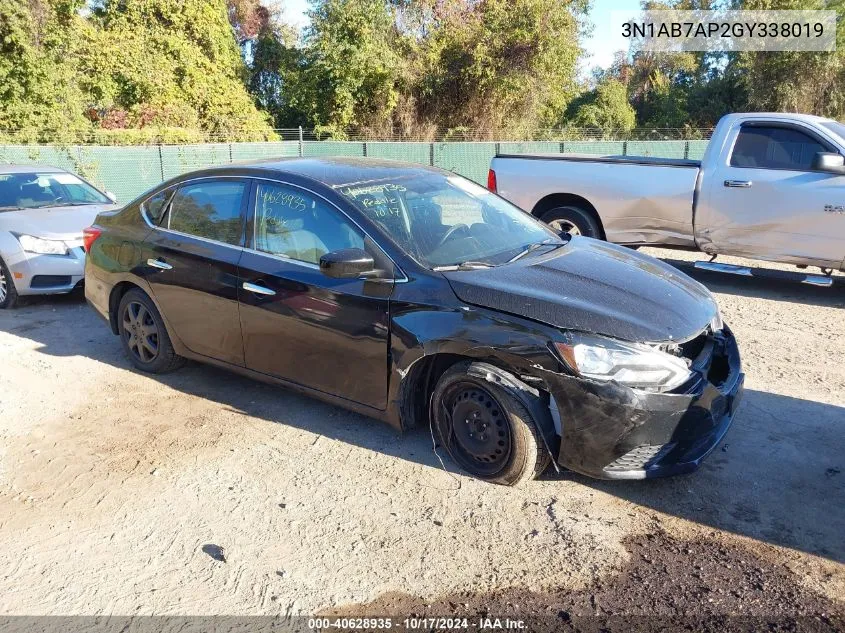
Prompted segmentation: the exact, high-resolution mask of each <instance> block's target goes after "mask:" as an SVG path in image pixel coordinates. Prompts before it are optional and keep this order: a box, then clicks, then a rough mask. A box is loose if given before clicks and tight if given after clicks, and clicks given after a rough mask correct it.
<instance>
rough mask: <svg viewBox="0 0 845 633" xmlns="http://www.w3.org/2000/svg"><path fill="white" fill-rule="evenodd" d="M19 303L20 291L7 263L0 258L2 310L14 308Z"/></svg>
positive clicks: (0, 303) (0, 300) (0, 302)
mask: <svg viewBox="0 0 845 633" xmlns="http://www.w3.org/2000/svg"><path fill="white" fill-rule="evenodd" d="M17 301H18V291H17V290H16V289H15V282H14V280H13V279H12V275H11V273H10V272H9V269H8V268H7V267H6V262H4V261H3V259H2V258H0V310H4V309H7V308H14V307H15V304H16V303H17Z"/></svg>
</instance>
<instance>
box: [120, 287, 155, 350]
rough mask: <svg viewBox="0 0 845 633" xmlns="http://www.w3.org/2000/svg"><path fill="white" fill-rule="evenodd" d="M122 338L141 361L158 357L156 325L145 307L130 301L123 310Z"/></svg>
mask: <svg viewBox="0 0 845 633" xmlns="http://www.w3.org/2000/svg"><path fill="white" fill-rule="evenodd" d="M122 321H123V340H124V341H125V343H126V347H127V349H129V352H130V353H131V354H132V355H133V356H134V357H135V358H136V359H138V360H139V361H141V362H142V363H151V362H153V361H154V360H155V359H156V358H158V350H159V336H158V326H157V325H156V322H155V319H154V318H153V315H152V314H151V313H150V311H149V310H148V309H147V307H146V306H145V305H144V304H142V303H140V302H138V301H130V302H129V303H128V304H127V305H126V308H125V309H124V310H123V319H122Z"/></svg>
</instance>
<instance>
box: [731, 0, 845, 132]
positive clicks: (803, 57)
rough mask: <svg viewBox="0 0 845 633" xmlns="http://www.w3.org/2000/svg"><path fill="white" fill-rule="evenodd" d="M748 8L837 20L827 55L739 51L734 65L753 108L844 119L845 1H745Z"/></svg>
mask: <svg viewBox="0 0 845 633" xmlns="http://www.w3.org/2000/svg"><path fill="white" fill-rule="evenodd" d="M744 4H745V7H744V8H747V9H826V10H835V11H836V12H837V15H838V16H839V19H838V20H837V30H836V51H835V52H831V53H802V52H784V53H777V54H772V53H758V52H755V53H741V54H740V55H739V56H738V66H739V68H740V69H741V72H742V76H743V87H744V89H745V90H746V92H747V94H748V106H749V108H750V109H752V110H772V111H778V110H780V111H788V112H811V113H813V114H820V115H824V116H830V117H833V118H837V119H840V120H841V119H843V118H845V21H844V20H843V19H842V16H843V14H845V0H800V1H799V0H777V1H773V0H746V2H745V3H744Z"/></svg>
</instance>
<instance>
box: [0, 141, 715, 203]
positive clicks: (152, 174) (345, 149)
mask: <svg viewBox="0 0 845 633" xmlns="http://www.w3.org/2000/svg"><path fill="white" fill-rule="evenodd" d="M706 147H707V141H526V142H504V141H503V142H500V143H494V142H457V141H455V142H438V143H422V142H400V141H386V142H375V141H367V142H362V141H278V142H266V143H209V144H204V145H149V146H138V147H113V146H109V147H104V146H94V145H73V146H68V147H60V146H54V145H0V164H2V163H38V164H42V165H54V166H56V167H61V168H63V169H67V170H69V171H72V172H75V173H78V174H80V175H81V176H83V177H85V178H87V179H88V180H90V181H91V182H93V183H94V184H96V185H98V186H100V187H102V188H103V189H105V190H107V191H111V192H112V193H114V194H115V195H116V196H117V199H118V200H119V201H121V202H128V201H130V200H132V199H133V198H135V197H136V196H138V195H140V194H141V193H143V192H144V191H146V190H147V189H149V188H150V187H153V186H155V185H157V184H158V183H160V182H162V181H164V180H168V179H169V178H172V177H174V176H178V175H179V174H182V173H185V172H187V171H192V170H194V169H200V168H202V167H208V166H211V165H225V164H230V163H234V162H239V161H249V160H260V159H268V158H281V157H286V156H317V157H319V156H360V157H369V158H385V159H390V160H403V161H409V162H413V163H421V164H423V165H435V166H437V167H442V168H443V169H448V170H450V171H454V172H457V173H459V174H462V175H464V176H466V177H467V178H471V179H472V180H475V181H476V182H478V183H481V184H485V183H486V182H487V169H488V167H489V166H490V159H491V158H493V156H495V155H496V153H497V152H498V153H502V154H531V153H535V154H536V153H552V154H560V153H576V154H595V155H627V156H654V157H661V158H691V159H700V158H701V157H702V156H703V155H704V150H705V148H706ZM0 169H2V167H1V166H0Z"/></svg>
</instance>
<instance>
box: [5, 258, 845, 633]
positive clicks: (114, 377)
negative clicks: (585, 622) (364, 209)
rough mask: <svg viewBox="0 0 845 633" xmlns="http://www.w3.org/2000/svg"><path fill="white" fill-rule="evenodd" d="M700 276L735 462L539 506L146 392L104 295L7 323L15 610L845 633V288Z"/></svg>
mask: <svg viewBox="0 0 845 633" xmlns="http://www.w3.org/2000/svg"><path fill="white" fill-rule="evenodd" d="M649 252H650V253H651V254H659V255H662V256H668V257H670V258H671V259H673V260H678V259H684V258H686V259H689V258H690V257H689V256H684V255H678V254H674V253H668V252H664V251H649ZM727 261H730V260H727ZM696 277H697V278H698V279H699V280H700V281H702V282H704V283H706V284H707V285H708V286H709V287H710V288H711V289H712V290H713V291H714V292H715V293H716V295H717V298H718V301H719V304H720V306H721V308H722V312H723V315H724V318H725V321H726V322H727V323H729V324H730V326H731V327H732V328H733V329H734V331H735V332H736V335H737V338H738V340H739V343H740V346H741V350H742V353H743V362H744V368H745V371H746V373H747V380H746V389H747V391H746V396H745V400H744V402H743V404H742V406H741V409H740V411H739V414H738V415H737V418H736V420H735V423H734V428H733V429H732V430H731V432H730V433H729V435H728V437H727V439H726V441H725V443H724V444H723V445H722V446H721V448H719V449H717V451H716V452H714V454H713V455H711V456H710V458H709V459H708V460H707V461H706V462H705V464H704V465H703V466H702V468H701V469H700V470H699V471H698V472H697V473H695V474H693V475H690V476H685V477H680V478H674V479H666V480H653V481H644V482H599V481H593V480H590V479H587V478H585V477H581V476H577V475H574V474H571V473H564V474H561V475H556V474H554V473H547V474H546V475H545V477H544V478H543V480H541V481H537V482H533V483H531V484H529V485H527V486H525V487H523V488H520V489H509V488H503V487H498V486H493V485H489V484H484V483H481V482H478V481H475V480H473V479H470V478H467V477H465V476H462V475H460V474H459V473H456V472H454V468H453V467H452V465H451V464H450V463H449V462H448V461H447V462H446V465H447V467H448V468H449V469H450V471H452V472H446V471H444V470H443V468H442V467H441V465H440V463H439V461H438V459H437V457H436V456H435V455H434V453H433V452H432V446H431V438H430V436H429V434H428V431H427V429H425V430H419V431H416V432H413V433H410V434H407V435H405V436H401V435H399V434H397V433H396V432H394V431H393V430H392V429H391V428H389V427H388V426H386V425H383V424H381V423H378V422H375V421H372V420H369V419H366V418H363V417H361V416H358V415H355V414H352V413H348V412H346V411H343V410H341V409H337V408H334V407H332V406H328V405H325V404H321V403H319V402H316V401H312V400H309V399H307V398H304V397H301V396H298V395H294V394H291V393H289V392H286V391H284V390H282V389H279V388H275V387H272V386H268V385H263V384H259V383H256V382H252V381H250V380H247V379H244V378H241V377H238V376H235V375H232V374H229V373H226V372H224V371H221V370H218V369H214V368H210V367H206V366H201V365H197V364H190V365H188V366H187V367H186V368H184V369H182V370H181V371H179V372H177V373H174V374H171V375H168V376H165V377H153V376H147V375H142V374H140V373H138V372H136V371H134V370H132V369H131V368H130V364H129V362H128V361H127V360H126V359H125V358H124V357H123V355H122V353H121V351H120V347H119V342H118V340H117V338H116V337H114V336H112V335H111V333H110V332H109V330H108V328H107V326H106V325H105V323H103V322H102V321H101V320H100V319H99V317H97V316H96V315H95V314H94V313H93V311H92V310H90V309H89V308H88V307H87V306H86V305H85V303H84V301H83V300H82V299H81V298H80V297H79V296H71V297H64V298H49V299H37V300H31V301H29V302H28V304H27V305H25V306H23V307H21V308H18V309H15V310H12V311H4V312H0V354H1V355H2V359H3V360H2V371H0V615H12V614H121V615H131V614H147V615H148V614H239V615H248V614H273V615H285V614H313V613H347V614H348V613H353V614H364V613H368V614H386V613H394V614H396V615H399V616H406V615H411V614H412V613H414V614H418V615H419V614H429V615H432V614H433V615H450V614H462V615H467V614H473V615H478V614H480V613H481V614H489V615H490V616H491V617H492V616H501V617H505V616H507V615H511V616H515V615H519V616H521V617H529V616H531V615H535V616H537V617H538V619H537V622H538V624H537V628H543V627H546V628H547V629H548V630H558V629H565V628H566V627H567V626H573V625H572V622H575V621H577V618H578V617H581V616H593V615H596V614H598V615H601V616H609V615H619V614H624V615H628V616H637V617H640V616H643V617H645V616H650V615H659V616H661V617H664V618H668V621H674V622H675V623H676V624H681V623H682V622H683V621H684V618H687V619H690V618H692V619H693V620H696V621H700V622H705V621H706V622H709V623H710V624H708V626H709V627H711V628H712V629H713V630H723V629H724V628H725V626H724V625H725V619H724V617H723V616H726V615H730V614H740V615H748V616H754V617H757V618H761V617H762V618H769V619H771V620H775V621H778V622H780V623H781V624H783V623H784V622H785V623H786V624H785V625H784V626H786V627H787V628H790V627H792V626H793V625H798V626H799V628H801V627H804V626H808V627H811V626H818V627H821V629H822V630H825V629H827V630H832V629H835V628H836V627H837V626H841V625H842V620H841V618H842V617H843V615H845V364H843V362H842V359H843V358H845V283H840V285H839V286H838V287H835V288H833V289H821V288H813V287H808V286H801V285H796V284H787V283H783V282H766V281H760V280H756V279H748V278H735V277H725V276H717V275H713V274H707V275H706V276H705V275H704V274H703V273H697V274H696ZM672 618H676V619H675V620H672ZM705 618H709V620H705ZM837 618H840V619H839V620H837ZM736 621H738V620H736ZM541 622H542V623H543V626H542V627H541V626H540V623H541ZM750 622H752V623H754V622H757V620H750ZM837 622H838V624H837ZM575 628H577V627H575Z"/></svg>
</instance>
